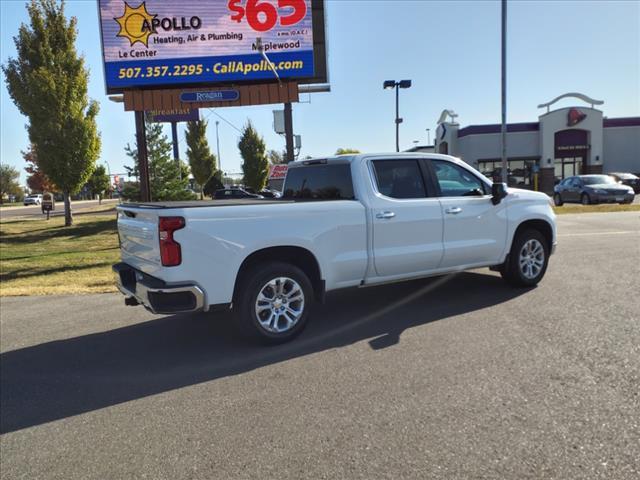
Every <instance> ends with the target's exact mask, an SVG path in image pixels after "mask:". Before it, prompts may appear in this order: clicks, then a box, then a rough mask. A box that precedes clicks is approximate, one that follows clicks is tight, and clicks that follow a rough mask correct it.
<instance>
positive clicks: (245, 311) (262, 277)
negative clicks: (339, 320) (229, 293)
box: [234, 262, 313, 345]
mask: <svg viewBox="0 0 640 480" xmlns="http://www.w3.org/2000/svg"><path fill="white" fill-rule="evenodd" d="M278 278H286V279H289V280H291V281H292V282H290V283H289V284H287V282H280V283H281V284H283V285H284V286H283V290H284V291H283V293H285V295H286V288H287V285H289V286H290V287H291V290H290V291H292V290H293V288H297V287H299V289H300V290H301V291H302V299H303V302H302V303H300V302H296V304H295V305H296V307H293V308H295V309H299V308H300V307H301V314H300V316H299V317H298V318H297V320H296V321H295V322H294V323H293V325H292V326H291V327H290V328H288V329H286V330H284V328H285V327H286V326H287V324H288V320H290V319H291V314H290V313H289V311H287V312H284V311H283V312H282V313H281V314H277V319H276V318H275V316H274V318H273V320H272V323H273V324H275V325H276V326H275V328H276V329H277V328H279V327H282V328H283V330H284V331H282V332H276V331H269V330H267V328H266V327H265V326H263V325H262V324H261V323H260V319H259V317H258V314H257V313H256V306H257V304H258V295H259V294H260V292H261V291H264V288H265V287H267V284H268V283H269V282H270V281H272V280H275V279H278ZM294 284H297V287H294ZM237 288H238V289H237V293H236V298H234V310H235V313H236V325H237V326H238V328H239V330H240V332H241V333H242V334H243V335H244V336H245V337H248V338H250V339H252V340H256V341H259V342H260V343H263V344H271V345H273V344H279V343H284V342H288V341H289V340H292V339H293V338H295V337H296V336H298V335H299V334H300V333H301V332H302V330H304V328H305V327H306V325H307V322H308V320H309V311H310V310H311V307H312V303H313V287H312V286H311V282H310V280H309V277H307V275H306V274H305V273H304V272H303V271H302V270H301V269H299V268H298V267H296V266H295V265H291V264H289V263H284V262H267V263H261V264H258V265H256V266H254V267H253V268H251V269H250V270H248V271H247V272H245V273H243V274H242V276H241V278H240V281H239V283H238V287H237ZM274 296H275V291H274ZM266 305H267V303H266V302H263V306H266ZM290 305H294V302H292V303H291V304H290ZM272 307H273V304H271V307H269V308H272ZM284 308H287V307H284ZM271 313H272V312H271V310H268V309H267V310H266V311H265V312H264V314H262V315H264V318H263V321H268V320H269V318H272V317H270V315H271ZM285 313H286V315H287V316H285Z"/></svg>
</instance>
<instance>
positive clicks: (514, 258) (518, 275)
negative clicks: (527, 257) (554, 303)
mask: <svg viewBox="0 0 640 480" xmlns="http://www.w3.org/2000/svg"><path fill="white" fill-rule="evenodd" d="M531 240H533V241H534V243H533V244H534V245H535V242H537V243H538V244H540V246H541V247H542V252H543V255H544V257H543V258H542V265H541V266H540V267H539V271H537V273H536V274H535V275H534V276H528V275H527V274H525V272H524V271H523V269H525V270H526V266H525V267H522V266H521V264H520V254H521V252H522V251H523V248H524V247H525V244H527V242H529V241H531ZM535 259H536V260H539V257H537V256H536V257H535ZM548 264H549V245H548V244H547V240H546V239H545V238H544V236H543V235H542V234H541V233H540V232H539V231H538V230H534V229H527V230H523V231H522V232H519V233H518V234H517V235H516V237H515V238H514V240H513V243H512V244H511V252H510V253H509V259H508V260H507V262H505V264H504V265H503V267H502V268H501V269H500V274H501V275H502V278H503V279H504V280H505V282H507V283H508V284H509V285H513V286H515V287H533V286H534V285H537V284H538V282H540V280H542V277H544V274H545V272H546V271H547V265H548ZM531 273H532V274H533V273H534V267H533V266H531Z"/></svg>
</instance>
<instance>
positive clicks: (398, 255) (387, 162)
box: [369, 158, 443, 277]
mask: <svg viewBox="0 0 640 480" xmlns="http://www.w3.org/2000/svg"><path fill="white" fill-rule="evenodd" d="M421 162H422V161H421V160H419V159H406V158H405V159H372V160H370V164H369V171H370V174H371V175H372V178H373V183H374V187H375V190H376V191H375V192H374V195H373V196H372V197H373V198H372V201H371V202H372V203H371V207H372V211H371V215H372V217H373V219H372V223H373V256H374V265H375V270H376V273H377V274H378V276H379V277H392V276H398V277H409V276H412V275H419V274H420V273H424V272H428V271H430V270H434V269H436V268H438V266H439V264H440V261H441V259H442V252H443V247H442V211H441V208H440V203H439V201H438V198H436V197H435V196H431V197H430V196H429V195H428V191H429V190H428V187H427V185H426V184H425V179H424V175H423V170H424V169H423V165H422V164H421Z"/></svg>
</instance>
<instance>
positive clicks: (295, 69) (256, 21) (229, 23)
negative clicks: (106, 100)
mask: <svg viewBox="0 0 640 480" xmlns="http://www.w3.org/2000/svg"><path fill="white" fill-rule="evenodd" d="M98 4H99V8H100V26H101V32H102V49H103V55H104V63H105V77H106V86H107V92H108V93H115V92H121V91H123V90H125V89H128V88H141V87H142V88H144V87H159V86H178V85H180V86H184V85H187V84H190V85H204V84H215V83H238V82H245V81H249V82H256V81H276V78H275V75H274V73H273V71H272V68H271V65H269V62H268V61H267V60H265V58H264V57H263V56H262V55H261V54H260V51H259V50H258V42H257V40H258V39H260V40H261V42H262V47H263V50H264V52H265V53H266V55H267V57H268V59H269V61H270V62H271V63H272V64H273V67H274V68H275V70H276V71H277V72H278V76H279V77H280V78H282V79H296V80H304V79H310V78H312V77H314V76H317V75H315V73H317V72H315V71H314V70H315V69H314V25H318V26H319V27H318V28H322V29H323V28H324V19H322V21H321V22H319V21H318V20H316V21H315V22H314V20H313V18H312V17H313V10H314V9H315V10H318V9H317V8H315V7H312V0H216V1H213V0H210V1H202V0H146V1H140V0H128V1H125V0H98ZM320 11H321V13H322V14H324V9H321V10H320ZM320 26H321V27H320ZM318 33H319V36H321V37H322V41H324V31H322V32H318ZM315 45H318V43H317V41H316V43H315ZM322 47H323V46H322Z"/></svg>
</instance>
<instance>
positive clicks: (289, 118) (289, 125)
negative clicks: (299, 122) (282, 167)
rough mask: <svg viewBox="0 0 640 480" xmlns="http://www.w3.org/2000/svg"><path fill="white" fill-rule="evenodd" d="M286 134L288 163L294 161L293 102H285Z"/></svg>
mask: <svg viewBox="0 0 640 480" xmlns="http://www.w3.org/2000/svg"><path fill="white" fill-rule="evenodd" d="M284 136H285V139H286V142H287V158H286V161H287V163H289V162H293V160H294V158H293V157H294V155H293V115H292V111H291V102H287V103H285V104H284Z"/></svg>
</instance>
